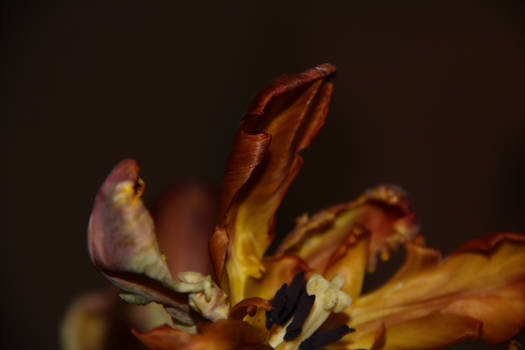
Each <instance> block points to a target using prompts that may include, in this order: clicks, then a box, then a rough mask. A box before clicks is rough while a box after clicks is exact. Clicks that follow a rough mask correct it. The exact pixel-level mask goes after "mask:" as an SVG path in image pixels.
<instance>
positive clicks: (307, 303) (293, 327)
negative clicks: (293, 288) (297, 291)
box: [284, 292, 315, 341]
mask: <svg viewBox="0 0 525 350" xmlns="http://www.w3.org/2000/svg"><path fill="white" fill-rule="evenodd" d="M314 301H315V295H308V294H306V293H305V292H303V294H302V295H301V298H300V299H299V305H298V306H297V309H296V310H295V314H294V317H293V320H292V322H291V323H290V324H289V325H288V327H286V334H285V335H284V340H286V341H290V340H293V339H295V338H297V337H298V336H299V334H301V330H302V329H303V324H304V321H306V318H307V317H308V315H309V314H310V310H311V309H312V306H313V305H314Z"/></svg>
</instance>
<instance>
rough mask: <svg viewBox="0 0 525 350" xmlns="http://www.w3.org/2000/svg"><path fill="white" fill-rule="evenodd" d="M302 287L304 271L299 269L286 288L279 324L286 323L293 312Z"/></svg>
mask: <svg viewBox="0 0 525 350" xmlns="http://www.w3.org/2000/svg"><path fill="white" fill-rule="evenodd" d="M303 289H304V272H302V271H301V272H299V273H298V274H297V275H295V277H294V278H293V281H292V283H291V284H290V287H289V288H288V289H287V290H286V305H285V307H284V312H283V322H282V323H280V324H281V325H283V324H284V323H286V322H287V321H288V320H289V319H290V317H292V315H293V314H294V310H295V308H296V306H297V305H298V303H299V298H300V297H301V294H302V291H303Z"/></svg>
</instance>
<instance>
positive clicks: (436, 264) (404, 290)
mask: <svg viewBox="0 0 525 350" xmlns="http://www.w3.org/2000/svg"><path fill="white" fill-rule="evenodd" d="M406 247H407V258H406V261H405V264H404V265H403V267H402V268H401V269H400V270H399V272H398V273H397V274H396V275H394V276H393V278H392V279H391V280H390V281H388V282H387V283H386V284H385V285H383V286H382V287H380V288H379V289H377V290H376V291H373V292H371V293H369V294H367V295H364V296H362V297H361V298H360V299H358V300H357V301H356V303H354V304H352V306H350V307H349V308H348V309H347V310H346V313H347V315H348V316H349V317H350V323H349V325H350V326H351V327H353V328H356V332H355V334H353V335H349V336H348V337H345V339H344V341H346V342H348V343H349V348H351V347H353V346H354V345H355V344H353V343H352V342H353V341H354V340H355V341H357V338H355V339H353V338H352V337H366V336H367V334H369V333H373V332H376V331H377V329H378V328H379V327H382V326H383V325H384V326H385V327H386V344H385V349H400V348H403V349H412V348H414V349H424V348H434V347H439V346H443V345H447V344H450V343H453V342H456V341H459V340H462V339H465V338H476V337H478V336H480V337H482V338H483V339H484V340H486V341H488V342H490V343H498V342H501V341H504V340H506V339H508V338H510V337H512V336H513V335H514V334H516V333H517V332H518V331H519V330H520V329H521V328H522V327H523V326H524V324H525V269H524V266H525V236H524V235H517V234H510V233H501V234H496V235H493V236H490V237H487V238H485V239H482V240H476V241H471V242H469V243H467V244H466V245H465V246H463V247H462V248H460V249H458V250H457V251H456V252H454V253H453V254H452V255H451V256H449V257H448V258H447V259H445V260H442V261H441V260H440V258H439V252H437V251H435V250H433V249H430V248H427V247H424V246H421V245H417V244H407V245H406ZM480 325H481V327H480ZM429 330H431V331H429ZM425 332H426V333H427V334H424V333H425ZM417 333H421V334H420V335H419V336H418V335H417ZM428 333H431V334H428Z"/></svg>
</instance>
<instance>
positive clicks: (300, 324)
mask: <svg viewBox="0 0 525 350" xmlns="http://www.w3.org/2000/svg"><path fill="white" fill-rule="evenodd" d="M303 279H304V276H302V275H301V276H296V277H295V278H294V280H293V282H292V285H291V286H290V287H289V288H288V286H287V285H286V284H284V285H283V286H282V287H281V288H280V289H279V291H278V292H277V293H276V295H275V297H274V300H273V301H272V307H273V306H274V305H275V306H276V307H275V309H272V310H271V311H269V312H267V320H266V324H267V327H268V329H270V328H271V327H272V325H273V324H274V323H278V324H281V325H282V324H283V323H281V322H282V321H283V320H285V321H284V322H286V320H287V319H288V318H290V317H291V316H290V315H287V314H286V312H285V310H289V308H290V306H289V305H294V306H293V308H294V309H295V312H294V314H293V319H292V320H290V321H288V322H287V324H286V326H285V327H277V328H275V329H274V330H273V331H272V332H271V333H272V334H271V336H270V338H269V340H268V342H269V344H270V345H271V346H272V347H274V348H276V347H277V346H279V344H281V343H282V342H283V341H285V342H286V343H284V348H283V349H284V350H292V349H297V348H298V347H300V348H301V350H312V349H316V348H319V347H322V346H325V345H327V344H330V343H332V342H334V341H337V340H339V339H340V338H341V337H343V336H344V335H345V334H346V333H348V332H351V331H353V330H352V329H351V328H349V327H347V326H341V327H338V328H334V329H330V330H323V331H317V329H318V328H319V327H320V326H321V325H322V324H323V323H324V322H325V321H326V319H327V318H328V317H329V316H330V314H331V313H332V312H335V313H338V312H341V311H343V310H344V309H345V308H346V307H347V306H348V305H350V303H351V301H352V299H351V298H350V296H348V294H346V293H345V292H343V291H341V290H340V289H341V287H342V286H343V284H344V280H343V278H342V277H341V276H339V275H336V276H335V277H334V278H333V279H332V280H331V281H327V280H326V279H324V278H323V277H322V276H321V275H319V274H314V275H313V276H312V277H311V278H310V279H309V280H308V282H307V284H306V291H305V289H304V288H298V286H300V285H302V283H300V282H302V280H303ZM298 290H299V291H300V292H301V294H300V295H301V297H300V298H299V301H298V302H297V301H296V300H297V296H296V295H297V294H298V293H297V291H298ZM283 299H284V300H283ZM268 325H269V326H268ZM316 331H317V333H315V335H314V336H312V334H314V332H316ZM303 344H304V345H303ZM319 344H321V345H319Z"/></svg>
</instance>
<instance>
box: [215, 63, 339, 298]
mask: <svg viewBox="0 0 525 350" xmlns="http://www.w3.org/2000/svg"><path fill="white" fill-rule="evenodd" d="M334 72H335V67H333V66H332V65H329V64H324V65H321V66H318V67H315V68H312V69H309V70H307V71H305V72H303V73H301V74H296V75H289V76H283V77H280V78H278V79H276V80H274V81H273V82H272V83H270V84H269V85H268V86H267V87H266V88H264V89H263V90H262V91H261V92H259V93H258V94H257V95H256V97H255V98H254V100H253V101H252V103H251V105H250V107H249V108H248V111H247V113H246V115H245V116H244V118H243V119H242V122H241V127H240V130H239V131H238V133H237V135H236V138H235V140H234V143H233V150H232V152H231V154H230V157H229V159H228V163H227V165H226V170H225V174H224V180H223V186H222V193H221V219H220V225H219V227H218V229H217V233H216V235H214V237H213V238H212V241H211V243H210V247H211V249H212V257H213V259H214V264H215V269H216V272H217V274H218V276H219V277H220V278H221V280H222V282H223V284H224V286H225V287H226V286H228V287H229V292H230V296H231V297H232V302H233V303H234V304H235V303H236V302H238V301H240V300H241V299H243V298H244V295H243V294H244V286H245V283H246V279H247V278H249V277H256V278H258V277H260V276H261V274H262V272H263V271H264V266H263V265H262V263H261V259H262V257H263V255H264V253H265V251H266V249H267V248H268V246H269V244H270V243H271V241H272V238H273V232H272V230H273V217H274V214H275V212H276V210H277V208H278V206H279V204H280V203H281V200H282V198H283V196H284V194H285V192H286V191H287V189H288V187H289V186H290V183H291V182H292V180H293V179H294V178H295V176H296V175H297V173H298V172H299V170H300V168H301V165H302V163H303V161H302V157H301V156H300V155H298V152H299V151H301V150H302V149H304V148H306V147H307V146H308V145H309V144H310V143H311V141H312V139H313V138H314V137H315V136H316V134H317V133H318V131H319V129H320V128H321V126H322V125H323V124H324V119H325V117H326V113H327V111H328V104H329V101H330V96H331V92H332V84H331V83H328V82H326V78H327V77H329V76H331V75H332V74H333V73H334ZM225 242H227V244H225ZM224 266H225V267H226V270H227V276H226V274H224V271H223V267H224Z"/></svg>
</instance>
